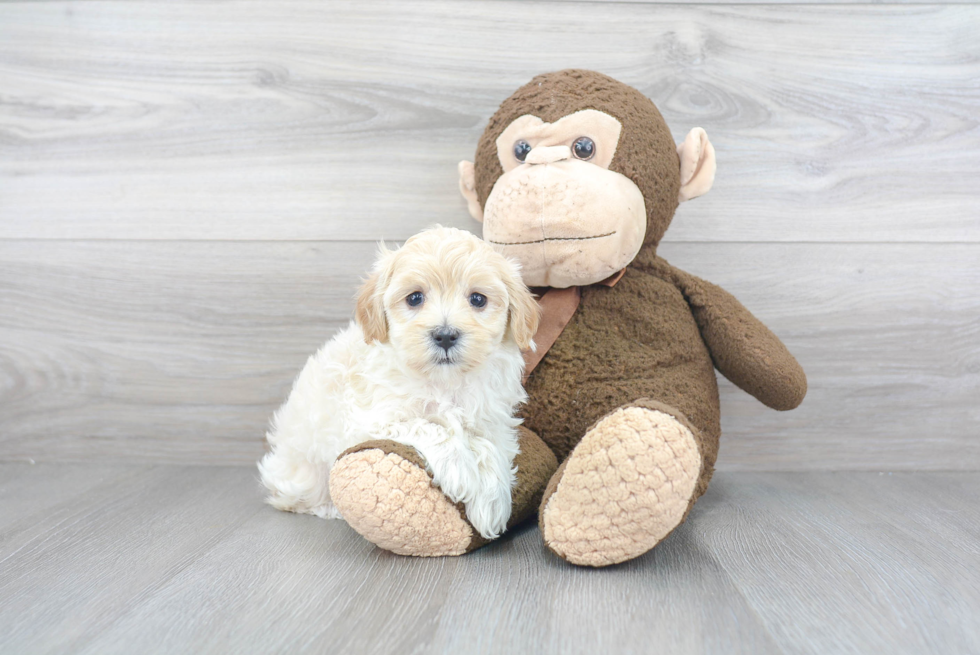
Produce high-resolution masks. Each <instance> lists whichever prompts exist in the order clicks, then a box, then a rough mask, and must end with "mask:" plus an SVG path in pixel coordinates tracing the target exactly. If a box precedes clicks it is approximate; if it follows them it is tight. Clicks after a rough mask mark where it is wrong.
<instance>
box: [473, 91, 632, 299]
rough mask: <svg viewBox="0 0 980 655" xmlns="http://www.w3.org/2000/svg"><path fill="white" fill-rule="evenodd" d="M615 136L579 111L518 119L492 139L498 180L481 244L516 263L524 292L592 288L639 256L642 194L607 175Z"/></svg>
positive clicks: (612, 122) (590, 112)
mask: <svg viewBox="0 0 980 655" xmlns="http://www.w3.org/2000/svg"><path fill="white" fill-rule="evenodd" d="M621 131H622V124H621V123H620V122H619V120H617V119H616V118H614V117H612V116H610V115H609V114H606V113H603V112H600V111H597V110H594V109H586V110H583V111H578V112H575V113H573V114H569V115H568V116H565V117H563V118H561V119H560V120H558V121H555V122H554V123H545V122H544V121H542V120H541V119H540V118H538V117H536V116H531V115H525V116H521V117H520V118H518V119H516V120H514V121H513V122H512V123H511V124H510V125H509V126H508V127H507V128H506V129H505V130H504V131H503V132H502V133H501V135H500V137H499V138H498V139H497V141H496V146H497V156H498V157H499V159H500V164H501V167H502V168H503V171H504V173H503V175H501V176H500V178H499V179H498V180H497V182H496V183H495V184H494V186H493V190H492V191H491V192H490V195H489V197H488V198H487V201H486V205H485V207H484V211H483V238H484V239H486V240H487V241H489V242H490V243H491V244H493V245H494V247H495V248H496V249H498V250H499V251H500V252H502V253H503V254H504V255H506V256H508V257H512V258H514V259H517V260H518V261H519V262H520V263H521V267H522V270H523V276H524V282H525V283H526V284H528V285H529V286H551V287H569V286H573V285H582V284H591V283H594V282H599V281H601V280H604V279H605V278H607V277H609V276H610V275H612V274H614V273H615V272H617V271H618V270H620V269H622V268H623V267H625V266H626V265H627V264H629V263H630V262H631V261H632V260H633V258H634V257H635V256H636V254H637V252H638V251H639V249H640V246H641V245H642V244H643V236H644V234H645V233H646V221H647V215H646V207H645V205H644V200H643V194H642V193H641V192H640V190H639V188H637V186H636V184H634V183H633V182H632V181H631V180H630V179H629V178H627V177H625V176H624V175H622V174H620V173H617V172H615V171H611V170H609V164H610V163H611V162H612V160H613V156H614V155H615V153H616V146H617V144H618V143H619V136H620V133H621Z"/></svg>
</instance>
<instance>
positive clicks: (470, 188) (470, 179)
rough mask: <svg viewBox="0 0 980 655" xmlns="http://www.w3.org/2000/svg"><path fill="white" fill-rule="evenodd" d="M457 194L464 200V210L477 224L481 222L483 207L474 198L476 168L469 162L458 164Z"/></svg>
mask: <svg viewBox="0 0 980 655" xmlns="http://www.w3.org/2000/svg"><path fill="white" fill-rule="evenodd" d="M459 192H460V193H462V194H463V198H465V199H466V208H467V209H469V210H470V216H472V217H473V220H475V221H476V222H478V223H482V222H483V207H481V206H480V200H479V199H478V198H477V197H476V167H475V166H474V165H473V162H471V161H461V162H459Z"/></svg>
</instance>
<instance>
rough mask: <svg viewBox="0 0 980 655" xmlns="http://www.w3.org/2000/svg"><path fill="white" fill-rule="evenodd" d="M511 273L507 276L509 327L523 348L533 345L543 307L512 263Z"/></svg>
mask: <svg viewBox="0 0 980 655" xmlns="http://www.w3.org/2000/svg"><path fill="white" fill-rule="evenodd" d="M511 268H512V269H513V271H512V273H511V275H509V276H507V278H506V279H507V295H508V296H510V306H509V307H508V308H507V310H508V317H507V329H508V330H509V331H510V335H511V338H513V339H514V341H515V342H517V345H518V347H519V348H520V349H521V350H527V349H528V348H530V347H531V340H532V339H533V338H534V334H535V332H537V331H538V323H539V322H540V320H541V308H540V307H539V306H538V302H537V301H536V300H535V299H534V296H533V295H531V292H530V291H528V288H527V287H526V286H525V285H524V282H522V281H521V276H520V271H519V269H518V268H517V266H516V265H512V266H511Z"/></svg>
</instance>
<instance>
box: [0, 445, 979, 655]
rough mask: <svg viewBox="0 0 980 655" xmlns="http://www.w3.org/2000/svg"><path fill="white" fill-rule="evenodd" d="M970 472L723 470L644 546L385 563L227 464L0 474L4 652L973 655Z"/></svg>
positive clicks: (975, 543) (4, 468)
mask: <svg viewBox="0 0 980 655" xmlns="http://www.w3.org/2000/svg"><path fill="white" fill-rule="evenodd" d="M978 499H980V473H938V472H937V473H901V474H879V473H854V472H850V473H826V472H825V473H817V472H813V473H761V472H754V473H739V472H721V473H719V474H718V475H717V477H716V480H715V482H714V483H713V485H712V488H711V490H710V491H709V492H708V494H707V496H705V497H704V498H703V499H702V500H701V502H699V504H698V505H697V507H696V508H695V510H694V512H693V513H692V515H691V517H690V519H689V521H688V522H687V523H686V524H685V525H684V526H682V528H680V529H679V530H678V531H677V532H676V533H675V534H674V535H672V536H671V537H670V538H669V539H668V540H667V541H666V542H664V543H663V544H661V546H659V547H658V548H656V549H655V550H654V551H653V552H651V553H650V554H648V555H646V556H644V557H642V558H640V559H638V560H635V561H633V562H629V563H627V564H625V565H621V566H618V567H613V568H608V569H603V570H590V569H579V568H575V567H572V566H569V565H566V564H565V563H563V562H561V561H560V560H557V559H555V558H554V557H552V556H550V555H548V554H547V553H546V552H544V551H543V550H542V546H541V542H540V537H539V534H538V532H537V529H536V528H535V527H533V526H528V527H524V528H521V529H518V530H517V531H516V532H515V533H514V534H512V535H510V536H508V537H506V538H504V539H503V540H502V541H500V542H498V543H497V544H495V545H493V546H491V547H489V548H485V549H483V550H480V551H477V552H476V553H473V554H471V555H469V556H466V557H462V558H447V559H432V560H423V559H412V558H402V557H398V556H394V555H391V554H389V553H385V552H383V551H380V550H378V549H375V548H374V547H372V546H371V545H370V544H368V543H367V542H365V541H364V540H362V539H361V538H360V537H359V536H358V535H356V534H355V533H354V532H353V531H352V530H351V529H350V528H349V527H348V526H347V525H346V524H344V523H343V522H340V521H323V520H320V519H316V518H313V517H308V516H297V515H291V514H285V513H281V512H277V511H275V510H273V509H272V508H270V507H267V506H265V505H263V504H262V503H261V495H260V493H259V489H258V483H257V481H256V476H255V473H254V472H253V471H252V470H250V469H245V468H206V467H196V468H195V467H171V466H153V467H147V466H143V467H129V466H127V467H121V466H119V467H113V466H105V465H103V466H98V465H91V466H76V465H65V464H38V465H35V466H31V465H28V464H14V463H8V464H0V652H2V653H63V652H80V653H134V652H139V653H175V652H194V653H216V652H238V653H245V652H332V653H354V652H371V653H386V652H397V653H463V652H465V653H505V652H506V653H520V652H540V653H556V652H562V653H576V652H583V653H586V652H588V653H595V652H609V653H649V652H653V651H656V652H662V653H754V654H761V653H820V654H825V653H880V652H889V653H918V654H921V653H972V652H978V650H980V621H978V620H977V616H980V503H978Z"/></svg>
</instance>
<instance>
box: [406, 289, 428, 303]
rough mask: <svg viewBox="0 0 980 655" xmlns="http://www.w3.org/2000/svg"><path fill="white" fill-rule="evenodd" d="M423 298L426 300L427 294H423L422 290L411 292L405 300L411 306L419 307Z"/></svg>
mask: <svg viewBox="0 0 980 655" xmlns="http://www.w3.org/2000/svg"><path fill="white" fill-rule="evenodd" d="M423 300H425V296H424V295H422V292H421V291H415V292H413V293H410V294H408V298H405V302H407V303H408V306H409V307H418V306H419V305H421V304H422V301H423Z"/></svg>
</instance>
